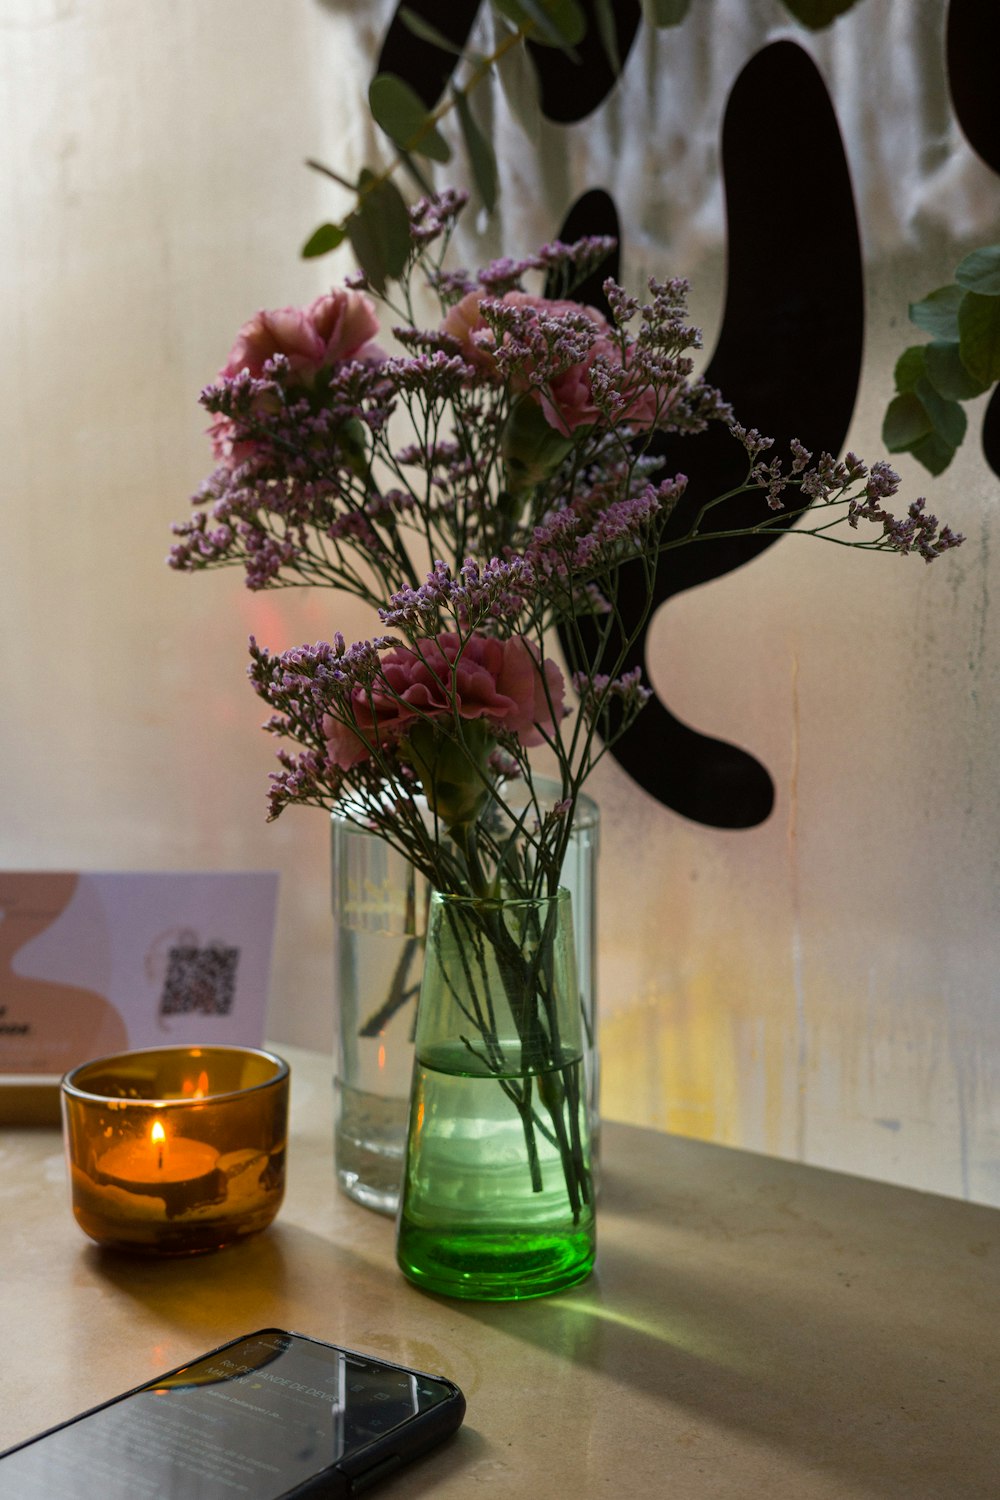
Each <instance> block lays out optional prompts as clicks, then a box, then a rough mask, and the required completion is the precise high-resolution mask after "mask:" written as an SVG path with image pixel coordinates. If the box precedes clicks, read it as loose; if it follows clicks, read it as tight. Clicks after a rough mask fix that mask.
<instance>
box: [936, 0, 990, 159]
mask: <svg viewBox="0 0 1000 1500" xmlns="http://www.w3.org/2000/svg"><path fill="white" fill-rule="evenodd" d="M946 55H947V61H948V87H949V89H950V90H951V102H952V105H953V107H954V110H955V117H956V119H957V120H958V123H959V125H961V127H962V134H963V135H964V136H965V138H966V140H967V141H968V143H969V145H970V146H971V147H972V149H973V151H975V152H976V154H977V155H978V156H981V157H982V159H983V161H984V162H985V163H986V165H987V166H988V167H992V168H993V171H994V172H1000V88H998V87H997V59H998V58H1000V6H997V5H984V4H983V0H951V4H950V6H949V7H948V23H947V43H946Z"/></svg>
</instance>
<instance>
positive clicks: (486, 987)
mask: <svg viewBox="0 0 1000 1500" xmlns="http://www.w3.org/2000/svg"><path fill="white" fill-rule="evenodd" d="M462 201H463V200H462V197H461V196H460V195H458V194H454V193H450V192H446V193H443V194H441V195H439V196H437V197H434V198H424V199H422V200H421V201H420V202H419V203H417V204H416V205H415V207H414V208H413V209H412V210H411V211H410V251H409V254H408V257H407V261H406V265H405V267H404V269H403V272H402V275H401V276H400V278H399V280H398V282H393V283H390V284H388V285H387V286H386V287H384V288H382V289H381V291H380V292H379V293H378V294H377V295H378V299H379V300H380V301H381V303H382V305H383V307H384V310H385V314H387V316H386V317H384V318H383V319H382V320H381V321H380V319H379V317H378V315H377V314H376V309H375V303H374V301H373V294H372V289H371V288H367V287H366V286H365V282H364V278H363V276H357V277H354V278H351V279H350V280H349V284H347V285H345V286H344V287H342V288H338V289H336V290H334V291H331V292H330V293H328V294H326V295H325V296H322V297H320V298H319V299H318V300H317V301H316V302H314V303H313V304H312V305H311V306H310V307H307V308H305V309H291V308H285V309H281V310H279V311H274V312H263V313H259V314H257V316H256V317H255V318H253V319H252V320H251V321H250V322H249V323H247V324H246V325H245V327H244V328H243V329H242V330H241V332H240V334H239V337H238V339H237V342H236V344H235V346H234V348H233V351H232V353H231V355H230V357H229V361H228V363H227V364H226V366H225V368H224V369H223V371H222V373H221V375H220V377H219V379H218V380H217V382H216V383H215V384H213V385H211V386H209V387H208V388H207V390H205V391H204V392H203V394H202V402H203V404H204V406H205V407H206V409H207V410H208V411H209V412H210V413H211V415H212V419H213V420H212V426H211V436H212V441H213V444H214V448H215V453H216V457H217V460H218V467H217V468H216V470H215V472H214V473H213V474H212V476H211V477H210V478H209V479H208V480H207V482H206V483H205V485H204V486H203V487H202V489H201V490H200V491H199V493H198V495H197V496H196V497H195V504H196V510H195V513H194V515H193V517H192V518H191V519H189V520H188V521H187V522H185V523H183V524H181V525H178V526H176V527H175V528H174V529H175V532H176V533H177V536H178V541H177V544H176V546H175V547H174V548H173V551H172V554H171V563H172V565H173V566H174V567H175V568H178V569H181V570H184V571H192V570H199V569H211V568H218V567H226V566H242V567H243V568H244V569H245V572H246V582H247V585H248V586H249V587H250V588H252V589H263V588H277V587H286V586H292V585H323V586H327V587H331V588H334V589H339V590H343V591H346V592H347V593H349V594H353V595H354V596H355V597H357V598H358V599H360V600H363V601H365V602H366V603H367V604H369V605H370V606H371V607H372V609H373V611H374V612H376V613H377V617H378V619H379V620H380V622H381V632H380V633H379V634H378V635H376V636H374V637H373V638H372V639H370V640H366V641H361V642H356V643H354V644H352V645H348V644H347V642H346V641H345V640H344V638H343V636H342V635H340V634H334V635H333V637H332V640H331V641H329V642H320V643H318V644H316V645H313V646H302V647H300V648H298V649H294V650H288V651H283V652H281V653H278V654H273V653H272V652H271V651H269V650H268V649H266V648H264V647H262V646H259V645H258V644H257V643H256V642H255V641H251V644H250V668H249V671H250V678H251V681H252V683H253V686H254V688H255V689H256V691H257V692H258V694H259V695H260V696H261V698H262V699H263V700H264V701H265V702H266V703H267V704H268V705H269V707H270V709H271V710H272V716H271V717H270V718H269V720H268V722H267V724H266V726H265V727H266V728H267V729H268V730H269V731H270V732H271V733H273V734H275V735H277V736H279V737H282V738H284V739H286V740H289V741H291V742H292V745H293V748H292V749H287V748H283V749H281V750H280V751H279V760H280V762H281V769H280V770H279V771H278V772H276V773H275V774H274V775H273V777H272V785H271V793H270V816H271V817H272V818H275V817H277V816H278V815H279V814H280V813H281V812H282V811H283V810H284V809H285V808H286V807H287V806H288V805H289V804H299V805H306V806H314V807H321V808H324V809H337V810H338V811H339V813H340V815H341V816H344V817H347V818H348V819H350V820H351V821H353V822H356V823H357V824H358V825H359V826H361V827H364V828H367V829H370V830H373V831H374V832H376V833H377V834H378V835H380V836H381V838H382V839H384V840H385V841H386V842H387V844H388V845H390V846H391V847H392V848H393V849H395V850H396V851H398V852H399V853H400V854H401V855H402V856H404V857H405V859H406V860H408V861H409V862H410V864H411V865H412V866H413V867H414V868H415V869H416V870H417V871H418V872H420V874H422V875H423V876H425V877H426V879H427V881H428V882H429V883H430V886H431V887H432V889H433V892H434V897H433V902H432V912H431V922H430V926H429V931H428V943H427V957H426V970H425V977H424V985H423V990H422V993H421V999H420V1004H419V1009H418V1021H417V1035H416V1051H417V1067H416V1074H415V1086H414V1097H413V1107H412V1110H411V1121H410V1136H409V1150H408V1166H407V1173H406V1180H405V1184H404V1193H403V1201H402V1205H401V1211H400V1241H399V1258H400V1263H401V1265H402V1266H403V1269H404V1271H405V1272H406V1274H407V1275H409V1276H410V1277H411V1278H412V1279H413V1280H415V1281H418V1282H421V1283H422V1284H425V1285H428V1286H430V1287H432V1288H435V1289H437V1290H444V1291H452V1292H455V1293H456V1294H458V1295H467V1296H469V1295H471V1296H491V1297H499V1296H523V1295H537V1294H538V1293H540V1292H544V1291H550V1290H553V1289H555V1288H556V1287H558V1286H563V1285H567V1284H569V1283H570V1282H572V1281H575V1280H578V1279H580V1277H581V1276H584V1275H586V1274H587V1272H588V1270H589V1269H590V1265H591V1263H592V1259H593V1190H592V1183H591V1171H590V1161H589V1150H588V1142H587V1118H586V1111H585V1110H584V1108H583V1103H582V1090H581V1075H580V1057H581V1052H582V1045H583V1043H582V1038H581V1026H580V1016H579V1003H578V993H577V989H576V981H575V978H574V976H573V972H572V971H573V964H572V942H571V939H570V938H569V936H568V934H569V931H570V922H571V916H570V913H569V912H568V911H567V910H566V901H565V898H564V897H562V896H561V895H560V871H561V869H562V866H563V861H564V858H565V855H566V850H567V841H568V839H569V837H570V830H571V828H572V824H573V815H574V809H575V807H576V803H577V799H578V798H579V797H580V795H581V789H582V788H583V786H584V783H585V782H586V780H587V777H588V776H589V775H590V773H591V771H592V770H593V768H594V766H595V765H596V764H597V763H598V761H599V760H600V759H601V757H602V756H603V755H604V754H605V753H606V751H607V750H608V748H609V747H610V746H611V745H613V744H614V743H615V740H616V739H617V738H618V737H619V736H620V735H621V734H623V733H624V732H625V731H626V730H627V729H628V728H629V726H630V725H631V724H632V723H633V721H634V720H635V718H636V716H637V715H638V714H640V713H641V711H642V708H643V705H644V703H645V702H646V701H647V699H648V697H649V690H648V689H647V688H646V686H645V685H644V684H643V682H642V680H641V673H640V672H639V671H638V670H632V671H626V670H625V663H626V662H627V660H628V655H629V650H630V648H631V647H632V645H633V644H634V642H635V641H636V639H637V638H638V635H639V632H640V631H641V630H642V629H643V627H644V625H645V623H646V619H647V618H648V615H649V612H650V610H651V608H652V601H653V598H654V579H655V573H656V567H657V561H658V558H659V557H660V555H661V554H662V553H663V552H664V551H665V550H668V549H671V548H673V547H677V546H684V545H690V544H694V543H695V542H698V541H705V540H709V539H710V536H711V535H713V534H714V535H719V534H720V533H718V532H715V533H711V532H710V531H709V530H708V525H707V523H708V518H709V516H710V514H711V512H712V510H713V509H714V508H715V507H716V506H718V505H720V504H722V503H723V501H730V500H732V498H733V496H734V495H744V496H745V497H746V504H747V516H746V525H745V526H743V527H741V528H739V529H738V530H737V531H736V532H735V533H734V532H733V531H732V530H729V531H727V532H726V533H725V534H726V535H730V536H731V535H734V534H737V535H753V534H761V533H764V532H766V531H767V530H768V529H769V528H771V527H773V526H775V525H776V524H779V523H780V524H781V525H783V526H784V525H788V524H789V521H790V520H794V521H795V522H796V523H797V525H798V529H799V530H800V531H806V532H809V533H811V534H813V535H815V536H818V537H820V538H825V539H829V540H835V541H841V542H844V541H847V542H849V543H851V544H852V545H854V546H860V547H864V548H868V549H875V550H890V551H896V552H902V553H907V552H911V551H914V552H917V553H919V554H920V555H921V556H923V557H924V558H925V560H927V561H931V560H932V559H933V558H935V557H937V556H939V555H940V554H941V553H943V552H944V551H946V550H948V549H949V548H950V547H953V546H956V545H958V543H959V542H960V541H961V540H962V538H961V537H960V536H958V535H956V534H955V533H953V532H952V531H951V530H950V529H949V528H948V527H947V526H944V527H939V526H938V523H937V520H936V518H935V517H933V516H929V515H927V514H926V511H925V507H924V502H923V501H922V500H917V501H915V502H914V503H913V504H912V505H911V506H910V507H909V509H908V512H907V514H906V515H905V516H904V517H903V518H901V519H897V518H896V517H895V516H893V515H892V514H891V513H890V512H889V511H888V510H887V509H886V508H885V501H886V500H887V499H888V498H889V497H890V496H891V495H892V494H893V493H894V492H895V491H896V489H897V487H898V483H899V480H898V477H897V476H896V475H895V474H894V473H893V471H892V470H891V469H890V468H889V467H888V465H886V464H884V463H875V464H874V465H872V466H871V468H870V469H869V468H868V467H867V466H866V465H865V464H863V463H862V462H861V461H860V460H859V459H858V458H856V457H855V456H854V455H853V454H848V455H847V456H846V458H845V459H844V460H843V461H842V462H840V461H837V460H836V459H834V458H833V457H831V456H830V455H827V454H824V455H821V456H820V457H819V458H818V459H817V460H815V461H814V460H813V458H812V457H811V455H810V454H809V453H808V452H806V450H805V449H804V448H803V447H802V446H801V445H799V444H797V443H793V444H792V445H791V449H790V452H789V454H788V456H787V459H786V460H784V461H782V460H780V459H777V458H774V459H772V458H770V457H768V458H765V457H764V454H765V452H766V451H767V450H768V448H769V447H771V444H770V442H769V440H768V439H766V438H764V437H762V436H761V435H760V434H759V433H757V432H755V431H753V430H748V429H746V428H744V427H742V426H741V425H740V424H739V423H738V422H737V421H736V420H735V419H734V417H733V415H732V413H731V412H730V410H729V408H728V407H727V405H726V404H725V402H724V400H723V399H722V397H721V395H720V394H719V393H718V392H717V391H715V390H714V389H712V388H710V387H709V386H707V385H706V384H705V383H704V381H702V380H701V379H699V378H697V377H696V376H695V374H694V370H693V363H692V358H691V353H692V351H693V350H694V349H696V348H697V347H698V343H699V335H698V332H697V330H696V329H694V328H692V327H690V326H689V324H688V321H687V316H686V307H685V299H686V286H685V284H684V283H683V282H681V281H667V282H663V283H660V282H655V281H653V282H650V285H649V295H648V298H647V300H645V301H644V302H640V301H639V300H638V299H637V298H635V297H632V296H630V295H628V294H627V293H626V292H625V291H624V290H623V289H622V288H621V287H620V286H618V285H616V284H615V283H614V282H612V281H610V280H608V281H605V283H604V295H605V298H606V305H607V308H608V315H607V316H604V315H602V314H601V313H599V312H598V311H596V310H595V309H594V308H592V307H589V306H587V305H584V304H583V303H581V302H578V301H574V300H572V293H573V291H574V289H575V288H576V287H577V286H578V285H579V284H580V282H581V280H582V279H583V278H585V277H587V276H589V275H591V274H592V273H593V271H594V270H595V268H596V267H599V266H600V264H601V262H602V261H603V260H605V259H606V257H607V256H608V254H609V253H610V250H611V248H612V247H611V244H610V242H609V241H607V240H604V239H595V238H588V239H585V240H582V241H580V242H578V243H576V244H573V245H564V244H559V243H556V244H551V245H546V246H544V247H543V248H542V249H541V250H539V251H538V253H537V254H535V255H532V256H529V257H527V258H524V259H520V260H511V259H504V260H500V261H494V262H493V263H492V264H490V265H488V266H486V267H484V268H482V269H480V270H479V271H478V272H477V273H476V274H475V275H474V276H469V275H468V274H466V273H465V272H462V271H456V270H451V269H447V268H446V256H447V250H448V246H449V241H450V238H451V235H452V230H453V227H454V223H455V219H456V216H457V214H458V212H459V211H460V208H461V206H462ZM538 275H540V276H541V277H542V278H543V282H544V295H542V294H540V293H532V292H529V291H528V290H526V287H525V284H526V281H527V279H528V278H529V277H531V276H538ZM428 296H429V297H430V298H431V299H432V305H433V306H434V308H435V311H434V314H433V317H431V318H427V317H424V318H421V317H420V316H419V315H418V307H423V306H425V305H426V299H427V298H428ZM421 298H422V299H425V300H424V301H420V300H419V299H421ZM386 332H388V333H390V334H391V337H392V338H393V340H394V341H395V349H394V351H393V352H388V351H386V350H385V349H383V348H382V347H381V345H380V344H379V342H378V340H379V339H380V338H385V337H386ZM712 422H721V423H724V424H726V425H727V426H728V427H729V430H730V431H731V433H732V436H733V441H734V443H737V444H740V445H741V446H742V448H743V450H745V454H746V468H745V475H744V478H743V480H742V482H741V483H740V484H739V485H738V486H737V488H736V489H735V490H730V491H728V492H727V493H726V494H725V495H720V496H718V497H716V498H714V499H712V500H710V501H707V502H704V503H701V504H700V505H699V506H698V507H697V508H696V509H692V511H691V513H690V514H688V513H687V512H686V511H684V510H681V511H678V509H677V508H678V506H679V505H680V504H681V502H682V498H683V496H684V492H685V487H686V483H687V481H686V479H685V476H684V475H682V474H676V473H671V474H665V473H664V472H663V464H662V460H661V459H660V458H658V457H656V456H655V455H654V453H653V452H652V451H651V443H652V441H653V437H654V435H655V434H662V433H666V434H672V433H676V434H684V433H693V432H698V431H701V430H702V429H703V428H704V427H705V426H706V425H707V424H708V423H712ZM675 514H676V515H677V516H679V517H682V518H683V522H684V524H683V525H681V526H678V525H677V524H676V523H675V524H674V525H673V526H671V527H670V529H669V531H668V530H667V526H668V522H670V521H671V518H672V517H674V516H675ZM636 560H638V563H639V566H640V569H641V573H640V577H641V580H642V584H643V588H644V594H643V597H642V599H640V600H638V601H637V600H636V599H635V598H634V596H633V598H632V599H631V600H630V601H629V604H630V607H629V608H628V610H627V611H623V610H622V608H621V607H620V602H621V595H620V580H621V575H622V570H623V568H624V567H625V565H626V564H634V563H635V562H636ZM633 579H634V573H632V572H631V570H630V587H632V588H634V581H633ZM637 605H638V607H637ZM557 633H558V641H559V644H560V646H561V650H562V655H563V659H564V662H565V669H564V668H563V667H561V666H560V665H559V664H558V663H557V661H556V659H555V657H554V655H553V654H552V653H553V652H554V650H555V649H556V647H555V640H556V636H557ZM540 747H544V749H545V751H547V759H548V761H549V763H550V766H552V767H554V768H555V771H554V775H555V778H556V780H557V783H558V794H557V796H556V797H555V799H552V798H550V797H543V796H542V795H541V794H540V792H539V788H538V784H537V777H536V774H535V772H534V770H533V766H532V761H531V758H530V753H531V752H532V751H533V750H535V749H536V748H540Z"/></svg>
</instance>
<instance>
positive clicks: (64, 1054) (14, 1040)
mask: <svg viewBox="0 0 1000 1500" xmlns="http://www.w3.org/2000/svg"><path fill="white" fill-rule="evenodd" d="M277 890H278V877H277V874H276V873H274V872H273V871H265V870H260V871H249V872H242V871H241V872H234V873H229V872H221V873H220V872H211V873H200V872H196V873H179V872H173V871H171V872H165V873H159V872H157V873H150V874H147V873H124V874H103V873H101V874H69V873H66V874H64V873H57V872H41V873H36V872H14V873H7V874H3V873H0V1075H6V1076H5V1077H4V1078H3V1083H4V1085H15V1084H16V1083H17V1082H18V1081H21V1082H23V1083H24V1084H25V1085H30V1084H35V1085H37V1084H39V1083H41V1082H42V1081H43V1080H44V1079H48V1078H51V1079H56V1080H57V1079H58V1078H59V1077H60V1076H61V1075H62V1074H63V1073H64V1072H66V1070H67V1069H68V1068H71V1067H74V1066H75V1065H76V1064H77V1063H80V1062H86V1061H87V1060H88V1059H89V1058H92V1057H102V1056H104V1055H106V1054H107V1053H110V1052H118V1051H122V1050H125V1049H129V1048H136V1047H160V1046H168V1045H170V1044H171V1043H178V1044H181V1045H195V1046H197V1045H204V1044H208V1043H233V1044H236V1045H240V1046H254V1047H257V1046H260V1044H261V1042H262V1040H263V1037H264V1026H265V1014H266V1008H267V992H268V984H269V979H270V969H271V943H272V937H273V933H274V918H275V909H276V904H277Z"/></svg>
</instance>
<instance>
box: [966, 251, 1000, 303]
mask: <svg viewBox="0 0 1000 1500" xmlns="http://www.w3.org/2000/svg"><path fill="white" fill-rule="evenodd" d="M955 280H956V281H957V282H958V284H959V286H964V287H965V289H966V291H969V292H978V293H979V295H980V296H981V297H1000V245H984V246H983V248H982V249H981V250H973V252H972V254H971V255H967V256H966V257H965V259H964V260H963V261H961V262H960V264H959V266H958V269H957V270H956V272H955Z"/></svg>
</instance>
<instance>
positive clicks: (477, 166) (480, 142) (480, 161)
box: [452, 89, 497, 214]
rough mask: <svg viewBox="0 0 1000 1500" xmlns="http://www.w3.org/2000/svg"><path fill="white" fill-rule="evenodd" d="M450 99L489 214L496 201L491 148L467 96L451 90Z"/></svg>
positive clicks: (456, 90)
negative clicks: (453, 102)
mask: <svg viewBox="0 0 1000 1500" xmlns="http://www.w3.org/2000/svg"><path fill="white" fill-rule="evenodd" d="M452 98H453V99H454V101H455V109H456V111H457V113H458V123H459V126H460V128H461V131H462V139H463V141H464V142H465V149H466V151H467V152H468V155H469V165H470V166H471V167H472V175H473V178H474V179H475V183H476V187H477V189H478V190H479V196H480V198H482V200H483V207H484V208H485V209H486V212H487V213H489V214H491V213H492V212H493V210H494V208H495V207H496V201H497V159H496V157H495V155H494V154H493V147H492V146H491V145H490V143H489V141H488V140H487V139H486V137H485V136H484V135H483V132H482V131H481V130H480V128H479V126H478V125H477V124H476V121H475V119H474V118H473V114H472V110H471V109H470V107H469V99H468V95H467V94H466V93H464V91H463V90H462V89H452Z"/></svg>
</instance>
